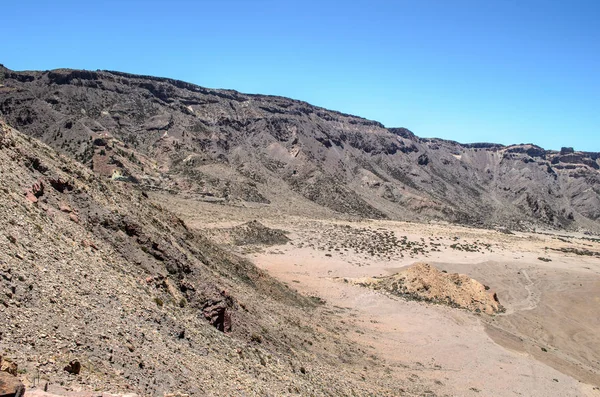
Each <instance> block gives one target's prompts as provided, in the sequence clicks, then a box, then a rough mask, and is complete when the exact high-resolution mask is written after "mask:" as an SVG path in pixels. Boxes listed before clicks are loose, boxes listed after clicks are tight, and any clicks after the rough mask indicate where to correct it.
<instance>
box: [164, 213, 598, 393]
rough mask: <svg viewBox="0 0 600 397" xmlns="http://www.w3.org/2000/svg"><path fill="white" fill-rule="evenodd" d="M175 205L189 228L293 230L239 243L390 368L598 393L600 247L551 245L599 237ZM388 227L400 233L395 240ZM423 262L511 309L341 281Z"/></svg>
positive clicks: (485, 385)
mask: <svg viewBox="0 0 600 397" xmlns="http://www.w3.org/2000/svg"><path fill="white" fill-rule="evenodd" d="M182 203H183V202H182ZM182 203H179V204H182ZM177 207H178V208H175V210H176V211H178V212H180V214H181V215H182V216H183V217H184V219H185V220H186V223H187V224H188V225H190V226H192V227H196V228H201V229H206V230H210V229H212V228H216V227H221V228H222V227H228V226H234V225H239V224H240V223H243V222H246V221H248V220H252V219H259V220H260V221H261V222H262V223H263V224H265V225H267V226H269V227H273V228H278V229H283V230H286V231H288V232H289V234H288V237H290V238H291V242H290V243H288V244H286V245H283V246H273V247H257V246H253V247H249V246H245V247H236V248H235V249H237V250H238V252H240V253H242V254H244V255H246V256H247V257H248V258H250V259H251V260H252V261H254V262H255V263H256V264H257V265H258V266H259V267H262V268H264V269H266V270H267V271H269V273H271V274H272V275H273V276H275V277H277V278H279V279H280V280H282V281H283V282H286V283H288V285H290V286H292V287H293V288H295V289H297V290H299V291H300V292H302V293H305V294H307V295H314V296H318V297H320V298H322V299H324V300H325V301H326V305H327V306H328V307H330V308H331V309H332V312H334V313H335V315H336V321H339V322H340V331H341V332H345V333H346V334H347V336H348V337H349V338H350V339H351V340H352V341H353V342H355V343H357V344H360V345H363V346H366V347H367V348H366V349H365V350H366V351H367V352H368V354H370V355H372V356H371V357H372V359H373V361H374V362H385V363H386V365H387V367H388V368H393V371H392V373H393V376H401V377H403V378H406V379H407V381H409V382H415V383H417V382H426V383H428V384H429V383H431V384H432V385H434V386H435V387H432V390H433V392H434V393H436V394H437V395H444V394H445V395H452V396H471V395H472V396H519V395H520V396H600V389H599V387H598V386H600V331H599V330H600V309H599V307H600V306H599V305H600V257H594V256H586V255H576V254H573V253H564V252H559V251H555V250H553V248H555V249H559V248H561V247H572V248H573V247H575V248H579V249H587V250H589V251H592V252H600V242H599V241H594V240H593V239H590V238H584V236H569V237H567V236H558V235H552V234H541V233H536V234H532V233H515V234H511V235H509V234H503V233H500V232H498V231H491V230H479V229H470V228H465V227H459V226H450V225H441V224H428V225H424V224H416V223H406V222H390V221H367V222H350V221H344V220H335V219H306V218H302V217H299V216H284V215H281V214H276V215H273V214H268V213H267V212H266V211H265V210H263V209H260V208H259V209H247V208H231V207H224V206H219V205H210V204H205V203H199V204H198V203H194V204H190V203H189V202H187V203H185V205H178V206H177ZM382 235H384V237H381V236H382ZM390 235H391V236H394V238H396V240H394V241H392V243H389V241H390V240H389V236H390ZM403 236H406V238H405V239H404V240H402V238H403ZM386 239H388V240H386ZM382 241H383V242H382ZM398 241H400V243H398ZM407 242H408V244H407ZM390 247H392V248H390ZM415 247H416V249H415ZM465 249H466V251H465ZM469 250H473V251H474V252H469ZM538 258H547V259H550V261H542V260H540V259H538ZM419 261H424V262H428V263H430V264H433V265H435V266H436V267H438V268H439V269H440V270H445V271H448V272H458V273H462V274H467V275H468V276H470V277H472V278H474V279H476V280H478V281H480V282H482V283H483V284H485V285H488V286H489V287H490V288H491V289H492V290H494V291H496V292H497V293H498V297H499V299H500V302H501V303H502V304H503V305H504V306H505V307H506V309H507V310H506V313H504V314H501V315H496V316H488V315H483V314H482V315H479V314H475V313H471V312H468V311H466V310H461V309H453V308H450V307H446V306H441V305H432V304H426V303H422V302H414V301H406V300H403V299H401V298H397V297H390V296H388V295H384V294H382V293H379V292H375V291H372V290H369V289H367V288H363V287H360V286H357V285H352V284H351V283H348V282H345V280H344V279H351V278H359V277H367V276H379V275H388V274H394V273H395V272H397V271H398V269H400V268H402V267H405V266H408V265H411V264H413V263H415V262H419ZM340 365H343V363H340ZM369 370H374V371H375V370H377V371H380V370H381V367H380V366H374V367H373V368H365V371H369ZM400 394H401V393H400Z"/></svg>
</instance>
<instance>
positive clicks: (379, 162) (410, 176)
mask: <svg viewBox="0 0 600 397" xmlns="http://www.w3.org/2000/svg"><path fill="white" fill-rule="evenodd" d="M0 76H3V77H0V79H1V80H2V81H1V82H0V84H2V87H0V112H1V113H2V114H3V115H4V117H5V118H6V119H7V121H8V122H9V123H10V124H11V125H13V126H14V127H17V128H19V129H20V130H22V131H23V132H25V133H27V134H29V135H31V136H33V137H36V138H39V139H41V140H42V141H43V142H45V143H47V144H49V145H51V146H53V147H54V148H56V149H57V150H59V151H61V152H63V153H67V154H69V155H70V156H73V157H75V158H76V159H78V160H79V161H81V162H83V163H84V164H86V165H88V166H89V167H91V168H92V169H93V170H94V171H96V172H98V173H100V174H101V175H105V176H106V177H111V178H113V179H119V180H124V181H129V182H132V183H136V184H139V185H141V186H142V187H143V188H144V189H157V190H165V191H168V192H171V193H180V194H185V195H186V196H189V197H192V198H196V199H200V200H209V201H216V202H224V203H229V204H234V205H266V206H272V207H273V208H279V209H282V208H283V209H288V208H289V207H290V205H289V203H291V202H293V203H298V204H297V205H298V206H301V207H302V206H305V207H306V208H315V207H314V205H315V204H316V205H317V206H318V208H321V209H322V210H323V211H326V212H327V211H328V212H329V213H331V214H336V213H337V214H345V215H349V216H358V217H370V218H390V219H403V220H416V221H430V220H438V221H449V222H456V223H463V224H469V225H475V226H480V227H497V226H500V225H501V226H508V227H510V228H516V229H531V228H534V227H544V228H559V229H571V230H580V231H589V232H599V231H600V223H599V222H598V220H599V219H600V171H599V169H600V154H598V153H590V152H579V151H577V152H576V151H574V150H572V149H569V148H564V149H563V150H561V151H560V152H558V151H551V150H544V149H543V148H541V147H539V146H536V145H533V144H520V145H511V146H503V145H499V144H491V143H474V144H460V143H457V142H453V141H448V140H442V139H435V138H419V137H417V136H416V135H415V134H413V133H412V132H411V131H409V130H407V129H405V128H389V129H387V128H385V127H384V126H383V125H382V124H381V123H378V122H375V121H370V120H366V119H363V118H360V117H355V116H351V115H347V114H343V113H339V112H334V111H329V110H326V109H323V108H319V107H315V106H312V105H310V104H308V103H305V102H301V101H296V100H291V99H287V98H282V97H274V96H265V95H248V94H241V93H238V92H236V91H231V90H215V89H207V88H203V87H199V86H196V85H194V84H190V83H185V82H182V81H178V80H173V79H166V78H157V77H151V76H138V75H133V74H127V73H122V72H114V71H82V70H69V69H60V70H53V71H45V72H15V71H11V70H8V69H6V68H3V69H2V70H1V71H0ZM291 207H294V206H291Z"/></svg>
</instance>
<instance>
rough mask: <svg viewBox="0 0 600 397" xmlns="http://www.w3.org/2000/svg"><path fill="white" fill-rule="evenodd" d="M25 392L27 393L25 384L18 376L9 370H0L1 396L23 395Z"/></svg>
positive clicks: (17, 396) (19, 396)
mask: <svg viewBox="0 0 600 397" xmlns="http://www.w3.org/2000/svg"><path fill="white" fill-rule="evenodd" d="M23 394H25V386H23V383H21V381H20V380H19V379H18V378H17V377H15V376H13V375H11V374H9V373H7V372H0V397H21V396H23Z"/></svg>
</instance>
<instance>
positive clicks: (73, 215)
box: [69, 213, 79, 223]
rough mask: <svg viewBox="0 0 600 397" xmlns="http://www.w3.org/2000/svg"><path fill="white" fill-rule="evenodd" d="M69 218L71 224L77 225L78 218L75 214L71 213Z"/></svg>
mask: <svg viewBox="0 0 600 397" xmlns="http://www.w3.org/2000/svg"><path fill="white" fill-rule="evenodd" d="M69 218H71V220H72V221H73V222H75V223H79V217H78V216H77V215H76V214H73V213H71V215H69Z"/></svg>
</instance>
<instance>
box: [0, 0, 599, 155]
mask: <svg viewBox="0 0 600 397" xmlns="http://www.w3.org/2000/svg"><path fill="white" fill-rule="evenodd" d="M1 15H2V17H1V22H0V35H1V37H2V38H3V39H2V41H1V44H0V63H3V64H4V65H5V66H6V67H8V68H10V69H14V70H24V69H53V68H59V67H69V68H84V69H92V70H95V69H111V70H119V71H125V72H131V73H141V74H150V75H157V76H165V77H171V78H176V79H180V80H185V81H190V82H193V83H196V84H199V85H202V86H207V87H214V88H231V89H236V90H238V91H241V92H247V93H261V94H273V95H282V96H287V97H291V98H295V99H301V100H305V101H307V102H310V103H312V104H314V105H318V106H323V107H326V108H329V109H334V110H339V111H342V112H345V113H351V114H356V115H358V116H362V117H366V118H369V119H374V120H377V121H380V122H382V123H383V124H385V125H386V126H388V127H406V128H409V129H410V130H412V131H413V132H415V133H416V134H417V135H419V136H423V137H434V136H435V137H441V138H446V139H453V140H457V141H461V142H482V141H485V142H499V143H504V144H510V143H528V142H533V143H537V144H539V145H541V146H543V147H545V148H548V149H559V148H560V147H561V146H574V147H575V148H576V149H577V150H590V151H591V150H593V151H600V1H598V0H590V1H583V0H569V1H567V0H544V1H541V0H540V1H538V0H471V1H467V0H452V1H450V0H437V1H433V0H411V1H402V0H397V1H383V0H369V1H364V0H347V1H330V0H319V1H316V0H303V1H291V0H290V1H286V0H277V1H276V0H210V1H204V0H198V1H152V0H146V1H137V0H122V1H111V0H109V1H93V2H91V1H84V0H79V1H61V0H55V1H27V0H19V1H5V2H3V3H2V6H1Z"/></svg>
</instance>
